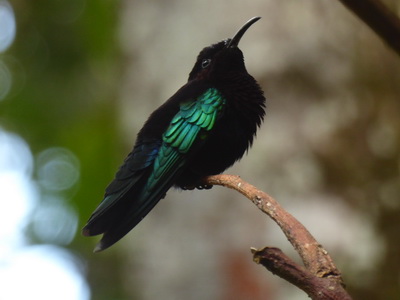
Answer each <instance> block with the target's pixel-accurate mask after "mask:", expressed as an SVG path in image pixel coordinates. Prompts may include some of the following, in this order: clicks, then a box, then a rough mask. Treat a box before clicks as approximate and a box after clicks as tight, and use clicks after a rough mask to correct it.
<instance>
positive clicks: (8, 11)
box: [0, 0, 16, 52]
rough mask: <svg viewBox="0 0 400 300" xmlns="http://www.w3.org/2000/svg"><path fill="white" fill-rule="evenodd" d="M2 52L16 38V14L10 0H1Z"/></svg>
mask: <svg viewBox="0 0 400 300" xmlns="http://www.w3.org/2000/svg"><path fill="white" fill-rule="evenodd" d="M0 28H1V30H0V52H4V51H5V50H7V48H8V47H9V46H10V45H11V44H12V42H13V41H14V38H15V31H16V25H15V16H14V11H13V9H12V7H11V5H10V4H9V3H8V1H1V0H0Z"/></svg>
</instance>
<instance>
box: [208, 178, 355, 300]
mask: <svg viewBox="0 0 400 300" xmlns="http://www.w3.org/2000/svg"><path fill="white" fill-rule="evenodd" d="M204 184H207V185H220V186H224V187H228V188H230V189H233V190H236V191H238V192H239V193H241V194H242V195H244V196H245V197H246V198H248V199H249V200H250V201H252V202H253V203H254V204H255V205H256V206H257V207H258V208H259V209H260V210H261V211H262V212H263V213H265V214H267V215H268V216H269V217H270V218H271V219H272V220H274V221H275V223H276V224H278V226H279V227H280V228H281V229H282V231H283V233H284V234H285V236H286V237H287V239H288V240H289V242H290V243H291V244H292V246H293V247H294V249H295V250H296V251H297V253H298V254H299V255H300V257H301V259H302V261H303V264H304V267H303V266H300V265H298V264H297V263H295V262H294V261H293V260H292V259H291V258H289V257H288V256H286V255H285V254H284V253H283V252H282V251H281V250H280V249H278V248H273V247H265V248H263V249H259V250H257V249H255V248H252V249H251V252H252V254H253V260H254V261H255V262H256V263H258V264H261V265H263V266H264V267H265V268H267V269H268V270H269V271H270V272H272V273H273V274H275V275H278V276H279V277H281V278H283V279H285V280H286V281H288V282H290V283H292V284H293V285H295V286H297V287H298V288H300V289H301V290H303V291H304V292H306V293H307V294H308V295H309V296H310V297H311V299H315V300H328V299H329V300H334V299H335V300H336V299H340V300H350V299H351V297H350V295H349V294H348V293H347V292H346V290H345V289H344V283H343V280H342V277H341V274H340V272H339V270H338V269H337V267H336V266H335V264H334V262H333V260H332V258H331V257H330V255H329V254H328V252H327V251H326V250H325V249H324V248H323V247H322V245H321V244H319V243H318V242H317V241H316V240H315V238H314V237H313V236H312V235H311V234H310V232H309V231H308V230H307V229H306V228H305V227H304V226H303V225H302V224H301V223H300V222H299V221H298V220H297V219H295V218H294V217H293V216H292V215H291V214H289V213H288V212H287V211H285V210H284V209H283V208H282V206H281V205H280V204H279V203H278V202H277V201H276V200H275V199H274V198H272V197H271V196H269V195H268V194H266V193H264V192H263V191H260V190H259V189H257V188H256V187H255V186H253V185H251V184H249V183H247V182H245V181H244V180H242V179H241V178H240V177H239V176H235V175H225V174H222V175H214V176H208V177H206V178H205V179H204Z"/></svg>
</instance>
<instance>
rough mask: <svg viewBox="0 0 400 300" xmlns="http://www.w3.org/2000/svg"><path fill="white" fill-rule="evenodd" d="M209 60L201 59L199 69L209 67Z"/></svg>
mask: <svg viewBox="0 0 400 300" xmlns="http://www.w3.org/2000/svg"><path fill="white" fill-rule="evenodd" d="M210 62H211V59H209V58H207V59H203V60H202V61H201V67H202V68H203V69H205V68H207V67H208V66H209V65H210Z"/></svg>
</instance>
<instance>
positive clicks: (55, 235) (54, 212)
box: [33, 199, 78, 245]
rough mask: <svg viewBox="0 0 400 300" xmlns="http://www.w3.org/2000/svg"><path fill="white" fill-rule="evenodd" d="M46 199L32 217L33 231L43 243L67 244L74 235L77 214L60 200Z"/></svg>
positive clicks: (76, 226) (76, 225)
mask: <svg viewBox="0 0 400 300" xmlns="http://www.w3.org/2000/svg"><path fill="white" fill-rule="evenodd" d="M53 200H56V201H51V204H50V203H49V201H47V203H46V205H45V206H43V207H41V208H40V209H39V211H38V212H36V213H35V215H34V217H33V231H34V233H35V235H36V236H37V237H38V238H40V240H41V241H42V242H44V243H49V244H57V245H68V244H69V243H71V241H72V240H73V238H74V237H75V234H76V230H77V228H78V216H77V214H76V212H75V211H74V210H72V209H71V208H70V207H67V206H65V205H62V204H61V203H62V201H57V199H53Z"/></svg>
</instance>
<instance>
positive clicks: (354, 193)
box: [0, 0, 400, 300]
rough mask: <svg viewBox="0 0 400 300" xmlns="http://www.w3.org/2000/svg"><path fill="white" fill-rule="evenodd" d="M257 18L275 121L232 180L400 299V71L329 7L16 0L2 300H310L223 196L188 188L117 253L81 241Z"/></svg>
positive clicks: (234, 200) (368, 292)
mask: <svg viewBox="0 0 400 300" xmlns="http://www.w3.org/2000/svg"><path fill="white" fill-rule="evenodd" d="M385 3H386V4H387V5H388V6H389V7H390V8H391V9H392V10H393V11H395V12H397V13H399V11H400V6H399V2H398V1H396V0H387V1H385ZM253 16H262V17H263V18H262V19H261V21H259V22H257V24H255V25H254V26H252V28H251V29H250V30H249V31H248V32H247V33H246V35H245V36H244V38H243V39H242V41H241V44H240V47H241V49H242V50H243V52H244V54H245V59H246V64H247V68H248V70H249V73H251V74H252V75H253V76H254V77H255V78H256V79H257V80H258V81H259V83H260V84H261V86H262V87H263V89H264V90H265V94H266V97H267V99H268V107H267V117H266V120H265V123H264V124H263V126H262V128H261V130H260V131H259V133H258V138H257V140H256V142H255V144H254V146H253V148H252V150H251V151H250V152H249V155H248V156H246V157H244V158H243V159H242V161H241V162H240V163H238V164H237V165H235V167H233V168H232V169H229V170H228V171H227V173H230V174H238V175H240V176H241V177H242V178H243V179H245V180H246V181H249V182H251V183H252V184H254V185H256V186H257V187H258V188H260V189H262V190H264V191H266V192H267V193H269V194H270V195H272V196H273V197H274V198H276V199H277V200H278V201H279V202H280V203H281V204H282V205H283V206H284V207H285V208H286V209H287V210H288V211H289V212H290V213H292V214H293V215H295V216H296V217H297V218H298V219H299V220H300V221H301V222H302V223H303V224H304V225H306V227H307V228H308V229H309V230H310V231H311V233H313V234H314V235H315V237H316V238H317V240H318V241H319V242H320V243H322V244H323V245H324V247H325V248H326V249H327V250H328V251H329V252H330V254H331V255H332V257H333V259H334V260H335V262H336V263H337V266H338V268H339V269H340V270H341V271H342V273H343V278H344V280H345V282H346V284H347V287H348V290H349V292H350V293H351V294H352V295H353V297H354V299H385V300H387V299H398V296H399V294H400V255H399V253H400V238H399V228H400V172H399V171H400V101H399V100H400V99H399V95H400V59H399V57H398V56H396V55H395V54H394V52H392V51H391V50H390V49H388V48H387V47H386V46H385V45H384V44H383V42H382V41H381V40H380V39H379V38H378V37H377V36H376V35H375V34H374V33H373V32H372V31H371V30H370V29H369V28H367V27H366V25H364V24H363V23H362V22H361V21H359V20H358V19H357V18H356V17H355V16H354V15H352V13H350V12H349V11H348V10H346V9H345V8H344V7H343V6H342V5H341V4H340V3H339V2H338V1H320V0H302V1H295V0H290V1H273V0H263V1H261V0H255V1H251V2H247V3H246V4H244V2H243V1H239V0H230V1H211V0H207V1H204V0H203V1H199V0H197V1H196V0H193V1H184V0H170V1H162V0H156V1H140V0H139V1H138V0H131V1H127V0H125V1H111V0H98V1H87V0H70V1H59V0H56V1H54V0H53V1H46V0H38V1H27V0H13V1H6V0H0V189H1V196H0V199H1V200H0V203H1V209H0V281H1V282H2V288H1V290H0V299H42V300H46V299H68V300H72V299H76V300H88V299H96V300H97V299H101V300H102V299H121V300H124V299H140V300H146V299H160V298H162V299H195V300H197V299H222V300H224V299H255V300H257V299H272V300H276V299H277V300H284V299H299V300H300V299H308V297H307V295H306V294H304V293H303V292H302V291H299V290H297V289H296V288H295V287H293V286H291V285H290V284H289V283H286V282H285V281H283V280H281V279H280V278H278V277H276V276H273V275H272V274H270V273H269V272H268V271H266V270H265V269H264V268H263V267H261V266H259V265H256V264H255V263H253V262H252V256H251V253H250V247H257V248H261V247H264V246H275V247H279V248H281V249H282V250H283V251H284V252H286V253H287V254H289V255H290V256H291V257H293V258H294V259H296V260H297V261H299V258H298V257H297V255H296V253H295V252H294V251H293V250H292V249H291V246H290V244H289V243H288V242H287V241H286V239H285V237H284V236H283V234H282V233H281V232H280V230H279V229H278V227H277V226H276V225H275V224H274V223H273V222H272V221H271V220H269V219H268V218H267V217H266V216H264V215H263V214H262V213H261V212H260V211H258V209H257V208H256V207H255V206H253V205H252V204H251V203H250V202H249V201H248V200H247V199H244V198H243V197H242V196H241V195H239V194H238V193H235V192H233V191H230V190H228V189H224V188H221V187H214V188H213V189H212V190H210V191H177V190H171V191H170V192H169V193H168V195H167V197H166V198H165V199H164V200H162V201H161V202H160V203H159V204H158V205H157V207H156V208H155V209H154V210H153V211H152V212H151V213H150V214H149V215H148V217H146V218H145V219H144V220H143V222H142V223H141V224H140V225H139V226H138V227H137V228H135V229H134V230H133V231H132V232H131V233H130V234H129V235H128V236H126V237H125V238H124V239H123V240H122V241H121V242H119V243H118V244H116V245H115V246H113V247H112V248H111V249H109V250H107V251H105V252H102V253H98V254H93V253H92V249H93V247H94V245H95V244H96V242H97V241H98V240H99V238H84V237H82V236H81V234H80V229H81V228H82V226H83V225H84V224H85V222H86V220H87V219H88V217H89V216H90V214H91V212H92V211H93V209H94V208H95V207H96V206H97V204H98V203H99V202H100V201H101V200H102V196H103V193H104V189H105V187H106V185H107V184H108V183H109V182H110V181H111V179H112V178H113V176H114V174H115V172H116V170H117V169H118V167H119V165H120V164H121V163H122V161H123V159H124V157H125V156H126V154H127V153H128V152H129V151H130V149H131V147H132V145H133V143H134V140H135V136H136V133H137V132H138V130H139V129H140V128H141V126H142V124H143V123H144V121H145V120H146V118H147V116H148V115H149V114H150V113H151V112H152V111H153V110H154V109H155V108H157V107H158V106H159V105H161V104H162V103H163V102H164V101H165V100H166V99H168V98H169V97H170V96H171V95H172V94H173V93H174V92H175V91H176V90H177V89H178V88H179V87H180V86H182V85H183V84H184V83H185V82H186V80H187V76H188V74H189V71H190V70H191V68H192V66H193V64H194V61H195V58H196V56H197V54H198V52H199V51H200V50H201V49H202V48H203V47H205V46H208V45H210V44H212V43H215V42H217V41H220V40H222V39H225V38H228V37H231V36H232V35H233V34H234V33H235V32H236V31H237V30H238V29H239V28H240V26H242V25H243V24H244V22H245V21H247V20H248V19H249V18H251V17H253Z"/></svg>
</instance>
